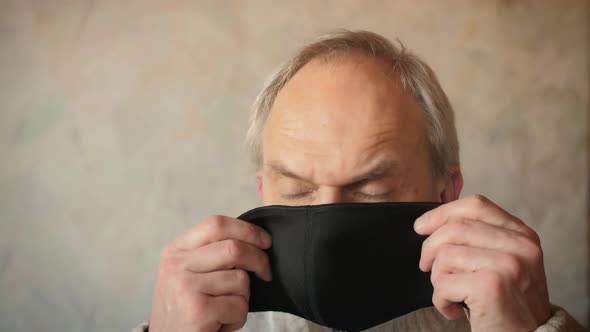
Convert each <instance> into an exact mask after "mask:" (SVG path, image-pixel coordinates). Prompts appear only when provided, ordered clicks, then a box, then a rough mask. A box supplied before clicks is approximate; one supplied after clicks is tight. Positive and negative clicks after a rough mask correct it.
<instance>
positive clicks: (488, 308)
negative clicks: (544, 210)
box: [414, 195, 551, 332]
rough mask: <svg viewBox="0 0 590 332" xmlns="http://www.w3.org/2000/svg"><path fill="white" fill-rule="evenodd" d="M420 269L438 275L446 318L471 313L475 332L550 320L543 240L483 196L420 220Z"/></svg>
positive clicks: (436, 298) (438, 303)
mask: <svg viewBox="0 0 590 332" xmlns="http://www.w3.org/2000/svg"><path fill="white" fill-rule="evenodd" d="M414 228H415V230H416V232H417V233H418V234H421V235H429V237H428V238H427V239H426V240H425V241H424V244H423V246H422V256H421V258H420V269H421V270H423V271H425V272H428V271H431V272H432V274H431V281H432V285H433V287H434V295H433V299H432V300H433V303H434V305H435V307H436V308H437V309H438V311H439V312H440V313H441V314H443V315H444V316H445V317H446V318H447V319H457V318H459V317H461V315H462V314H463V313H462V309H463V308H462V306H461V304H460V303H461V302H463V303H465V304H466V305H467V307H468V308H469V318H470V323H471V329H472V331H473V332H483V331H506V332H510V331H534V330H535V329H536V328H537V327H538V326H540V325H542V324H543V323H544V322H546V321H547V320H548V319H549V317H550V316H551V306H550V304H549V296H548V291H547V281H546V278H545V269H544V266H543V252H542V250H541V244H540V240H539V236H538V235H537V233H535V232H534V231H533V230H532V229H531V228H529V227H528V226H527V225H525V223H524V222H522V221H521V220H520V219H518V218H517V217H515V216H513V215H511V214H510V213H508V212H506V211H505V210H503V209H502V208H500V207H499V206H497V205H496V204H494V203H493V202H491V201H490V200H488V199H487V198H485V197H483V196H481V195H475V196H471V197H468V198H465V199H461V200H457V201H453V202H450V203H447V204H444V205H442V206H440V207H438V208H436V209H434V210H431V211H429V212H427V213H425V214H424V215H422V216H421V217H420V218H418V219H417V220H416V223H415V224H414Z"/></svg>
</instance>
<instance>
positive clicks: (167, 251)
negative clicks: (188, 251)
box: [160, 244, 176, 261]
mask: <svg viewBox="0 0 590 332" xmlns="http://www.w3.org/2000/svg"><path fill="white" fill-rule="evenodd" d="M175 251H176V249H175V248H174V247H173V246H172V244H168V245H167V246H165V247H164V248H162V251H160V261H165V260H166V259H167V258H168V257H170V256H171V255H172V254H173V253H174V252H175Z"/></svg>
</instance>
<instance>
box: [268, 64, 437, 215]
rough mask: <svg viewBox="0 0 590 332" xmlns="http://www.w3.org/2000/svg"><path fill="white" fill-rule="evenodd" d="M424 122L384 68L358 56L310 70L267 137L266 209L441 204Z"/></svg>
mask: <svg viewBox="0 0 590 332" xmlns="http://www.w3.org/2000/svg"><path fill="white" fill-rule="evenodd" d="M426 134H427V129H426V120H425V117H424V114H423V112H422V110H421V109H420V107H419V105H418V103H417V101H416V100H415V98H414V97H413V96H412V95H411V94H409V93H408V92H406V91H404V89H403V87H402V85H401V82H400V81H399V79H398V78H397V76H396V75H395V74H394V73H392V70H391V68H389V67H388V66H387V65H386V64H385V63H382V62H381V61H379V60H376V59H371V58H368V57H365V56H361V55H353V56H350V57H348V58H347V59H336V60H334V61H330V62H327V61H326V60H323V59H315V60H313V61H311V62H309V63H308V64H307V65H305V66H304V67H303V68H302V69H301V70H300V71H299V72H298V73H297V74H296V75H295V76H294V77H293V78H292V79H291V80H290V81H289V82H288V84H287V85H286V86H285V87H284V88H283V89H282V90H281V91H280V92H279V94H278V95H277V98H276V100H275V102H274V105H273V108H272V110H271V112H270V114H269V116H268V119H267V121H266V125H265V128H264V131H263V141H262V142H263V143H262V144H263V166H262V169H261V170H260V172H259V174H258V176H257V181H258V189H259V193H260V195H261V198H262V202H263V204H264V205H271V204H282V205H308V204H325V203H336V202H384V201H440V200H441V199H440V197H441V190H442V189H443V188H442V187H444V183H441V181H436V179H435V178H434V176H433V171H432V170H433V168H432V159H431V156H430V152H429V145H428V141H427V137H426Z"/></svg>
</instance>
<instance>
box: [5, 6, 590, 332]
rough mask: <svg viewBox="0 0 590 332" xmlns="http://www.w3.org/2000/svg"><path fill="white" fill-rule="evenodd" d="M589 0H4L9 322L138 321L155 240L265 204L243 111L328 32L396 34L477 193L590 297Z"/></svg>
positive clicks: (575, 297) (562, 289)
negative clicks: (300, 51)
mask: <svg viewBox="0 0 590 332" xmlns="http://www.w3.org/2000/svg"><path fill="white" fill-rule="evenodd" d="M589 6H590V5H589V2H587V1H584V0H579V1H549V0H547V1H533V0H531V1H469V0H463V1H434V0H433V1H349V0H346V1H344V0H343V1H290V2H276V1H248V2H246V1H192V2H190V1H164V0H162V1H117V0H104V1H98V0H95V1H92V0H87V1H81V0H70V1H66V0H64V1H57V0H56V1H53V0H45V1H19V0H0V156H1V158H2V159H1V160H2V162H1V163H0V331H34V330H42V331H117V330H118V331H126V330H128V329H130V328H131V327H132V326H133V325H135V324H136V323H138V322H140V321H142V320H145V319H146V318H147V317H148V313H149V307H150V297H151V288H152V285H153V283H154V279H155V271H156V268H157V262H158V254H159V251H160V249H161V247H162V246H163V245H164V244H165V243H167V242H168V241H170V240H171V239H172V238H173V237H174V235H175V234H177V233H178V232H180V231H181V230H183V229H186V228H188V227H189V226H190V225H192V224H193V223H195V222H196V221H198V220H199V219H200V218H202V217H204V216H206V215H209V214H212V213H221V214H228V215H237V214H239V213H240V212H242V211H244V210H246V209H248V208H250V207H253V206H255V205H257V203H258V202H257V198H256V195H255V189H254V178H253V174H252V172H251V169H250V168H249V164H248V161H247V158H246V156H245V153H244V147H243V134H244V132H245V126H246V120H247V108H248V106H249V104H250V103H251V101H252V99H253V97H254V96H255V94H256V92H257V91H258V89H259V88H260V86H261V84H262V82H263V80H264V79H265V77H266V76H267V75H268V74H269V73H270V71H271V70H272V69H273V68H274V67H275V66H276V65H278V64H279V62H281V61H283V60H285V59H286V57H287V56H288V55H289V54H290V53H291V52H292V51H293V50H294V49H295V48H296V47H297V46H298V45H301V43H302V42H303V41H305V40H307V39H309V38H310V37H311V36H313V35H314V34H316V33H318V32H321V31H326V30H328V29H332V28H339V27H344V28H351V29H357V28H363V29H369V30H373V31H376V32H379V33H382V34H384V35H386V36H388V37H399V38H400V39H401V40H402V41H403V42H404V43H405V44H406V46H408V47H409V48H411V49H413V50H415V51H416V52H417V53H418V54H420V55H422V56H423V57H424V58H425V59H426V60H427V61H428V62H429V63H430V64H431V65H432V66H433V68H434V69H435V71H437V72H438V74H439V76H440V78H441V81H442V84H443V86H444V87H445V88H446V91H447V93H448V94H449V97H450V99H451V101H452V102H453V104H454V106H455V108H456V112H457V122H458V128H459V136H460V140H461V143H462V161H463V170H464V174H465V178H466V188H465V192H464V194H469V193H483V194H485V195H488V196H489V197H490V198H492V199H494V200H496V201H497V202H499V203H500V204H502V205H503V206H505V207H506V208H507V209H508V210H509V211H511V212H513V213H516V214H517V215H519V216H520V217H522V218H523V219H524V220H525V221H526V222H527V223H529V224H530V225H532V226H533V227H534V228H535V229H536V230H538V232H539V233H540V235H541V237H542V241H543V244H544V249H545V254H546V268H547V271H548V276H549V283H550V289H551V298H552V300H553V301H554V302H555V303H558V304H561V305H563V306H565V307H566V308H567V309H568V310H569V311H570V312H571V313H573V314H574V315H575V316H576V317H577V318H578V319H580V320H582V321H583V322H584V323H586V322H587V318H588V309H589V301H588V299H589V296H588V295H589V292H588V272H587V271H588V249H587V247H588V245H587V242H588V241H587V239H588V223H589V220H588V215H587V208H588V206H587V205H588V183H589V179H588V169H589V165H588V151H589V150H590V147H589V146H590V143H589V135H588V131H589V128H588V123H589V122H590V121H589V105H588V91H589V83H588V72H589V71H588V62H589V45H588V44H589V26H588V21H589V18H590V15H589Z"/></svg>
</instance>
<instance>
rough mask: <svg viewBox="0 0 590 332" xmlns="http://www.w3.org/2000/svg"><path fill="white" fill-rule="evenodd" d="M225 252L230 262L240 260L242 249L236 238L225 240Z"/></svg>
mask: <svg viewBox="0 0 590 332" xmlns="http://www.w3.org/2000/svg"><path fill="white" fill-rule="evenodd" d="M225 253H226V255H227V257H228V259H229V261H230V262H231V263H236V262H237V261H239V260H240V258H241V256H242V254H243V249H242V248H241V246H240V245H239V244H238V241H236V240H227V241H225Z"/></svg>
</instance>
